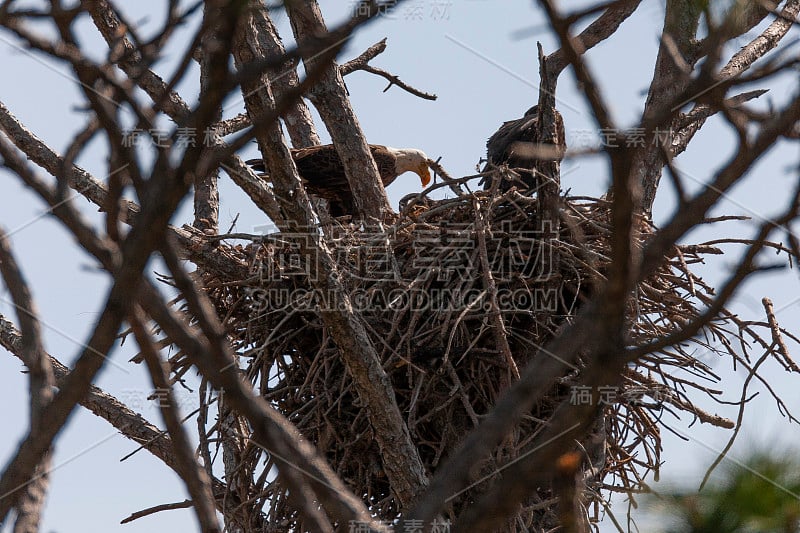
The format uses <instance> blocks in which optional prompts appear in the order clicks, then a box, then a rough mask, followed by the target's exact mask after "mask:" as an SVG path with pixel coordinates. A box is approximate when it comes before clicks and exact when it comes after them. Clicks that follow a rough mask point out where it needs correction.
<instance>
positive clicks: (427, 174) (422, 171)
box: [417, 163, 431, 187]
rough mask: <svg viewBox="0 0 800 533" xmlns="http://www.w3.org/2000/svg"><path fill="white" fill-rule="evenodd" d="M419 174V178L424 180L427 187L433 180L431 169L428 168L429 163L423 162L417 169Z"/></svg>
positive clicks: (423, 183) (424, 185)
mask: <svg viewBox="0 0 800 533" xmlns="http://www.w3.org/2000/svg"><path fill="white" fill-rule="evenodd" d="M417 174H419V180H420V181H421V182H422V186H423V187H427V186H428V184H429V183H430V182H431V171H430V170H428V165H427V164H425V163H422V164H421V165H420V166H419V168H418V169H417Z"/></svg>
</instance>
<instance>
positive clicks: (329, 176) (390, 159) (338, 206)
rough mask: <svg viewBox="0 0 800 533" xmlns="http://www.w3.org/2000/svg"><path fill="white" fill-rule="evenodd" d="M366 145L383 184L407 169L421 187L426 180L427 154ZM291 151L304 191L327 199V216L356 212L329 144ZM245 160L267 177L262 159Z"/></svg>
mask: <svg viewBox="0 0 800 533" xmlns="http://www.w3.org/2000/svg"><path fill="white" fill-rule="evenodd" d="M369 147H370V150H371V151H372V157H373V158H374V159H375V164H376V165H377V166H378V173H379V174H380V176H381V181H382V182H383V186H384V187H387V186H389V184H391V183H392V182H393V181H394V180H395V179H396V178H397V176H399V175H400V174H403V173H404V172H409V171H410V172H414V173H416V174H417V175H418V176H419V178H420V182H421V183H422V186H423V187H425V186H427V185H428V183H430V181H431V173H430V170H429V169H428V163H427V161H428V156H427V155H425V153H424V152H422V151H421V150H416V149H414V148H392V147H390V146H381V145H377V144H371V145H370V146H369ZM291 152H292V158H293V159H294V162H295V164H296V165H297V171H298V173H299V174H300V179H301V180H302V181H303V184H304V185H305V187H306V191H308V193H309V194H312V195H314V196H317V197H319V198H324V199H325V200H327V201H328V212H329V213H330V214H331V216H334V217H338V216H343V215H354V214H355V213H356V205H355V199H354V198H353V191H352V190H351V189H350V184H349V183H348V181H347V175H346V174H345V172H344V164H342V160H341V158H340V157H339V153H338V152H337V151H336V149H335V148H334V146H333V145H332V144H325V145H321V146H312V147H310V148H299V149H294V148H293V149H292V150H291ZM247 164H248V165H250V166H251V167H252V168H253V170H255V171H256V172H260V173H262V176H265V177H266V178H267V179H269V176H268V175H267V174H266V173H265V172H266V167H265V166H264V161H262V160H261V159H251V160H249V161H247Z"/></svg>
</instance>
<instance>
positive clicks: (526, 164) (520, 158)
mask: <svg viewBox="0 0 800 533" xmlns="http://www.w3.org/2000/svg"><path fill="white" fill-rule="evenodd" d="M555 117H556V128H555V130H556V140H557V144H556V145H555V147H556V150H555V151H554V154H553V155H552V156H550V155H549V154H547V153H546V152H547V151H548V150H547V148H548V147H547V144H549V143H542V144H540V143H539V106H538V105H535V106H533V107H532V108H530V109H528V110H527V111H526V112H525V115H524V116H523V117H522V118H518V119H516V120H510V121H508V122H504V123H503V125H502V126H500V129H498V130H497V131H496V132H495V133H494V135H492V136H491V137H489V140H488V141H487V142H486V160H487V162H488V164H487V165H486V166H485V167H484V168H483V171H484V172H486V171H487V170H489V168H490V165H495V166H500V165H508V166H509V167H510V168H513V169H533V167H534V165H535V163H536V161H540V160H554V159H555V160H559V159H561V157H562V156H563V153H564V150H565V149H566V141H565V140H564V120H563V119H562V118H561V113H559V112H558V111H555ZM517 173H518V174H519V175H520V178H521V180H522V184H524V186H525V187H526V188H530V189H533V188H535V187H536V181H535V180H534V179H533V172H526V171H524V170H517ZM490 185H491V180H485V184H484V186H485V187H486V188H489V186H490ZM517 185H520V184H517ZM510 186H511V184H508V183H503V184H502V186H501V190H508V188H509V187H510Z"/></svg>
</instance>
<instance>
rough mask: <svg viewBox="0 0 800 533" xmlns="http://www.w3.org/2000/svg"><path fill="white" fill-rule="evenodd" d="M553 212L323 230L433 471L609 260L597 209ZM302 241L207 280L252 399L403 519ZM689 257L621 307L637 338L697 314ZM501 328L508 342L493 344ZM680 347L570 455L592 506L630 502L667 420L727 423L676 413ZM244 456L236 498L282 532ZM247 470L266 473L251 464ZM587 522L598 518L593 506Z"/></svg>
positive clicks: (653, 365) (647, 364)
mask: <svg viewBox="0 0 800 533" xmlns="http://www.w3.org/2000/svg"><path fill="white" fill-rule="evenodd" d="M560 214H561V220H560V221H559V223H558V227H557V228H556V231H555V233H552V232H553V227H552V226H546V227H545V226H543V225H542V221H541V216H539V214H537V199H536V198H535V197H530V196H525V195H522V194H519V193H518V192H517V191H515V190H511V191H508V192H506V193H505V194H503V195H502V196H499V197H498V196H497V195H494V196H493V195H491V194H489V193H488V192H486V191H479V192H474V193H469V194H463V195H460V196H458V197H456V198H453V199H447V200H436V201H435V200H431V199H428V198H425V197H424V196H420V197H418V198H415V199H413V200H412V201H410V202H407V204H406V205H405V207H404V209H403V211H402V213H401V215H400V217H399V219H398V220H397V222H396V223H395V224H394V225H393V226H391V227H389V228H384V229H382V230H381V231H364V230H363V228H360V227H355V226H350V225H347V224H337V225H336V226H335V227H332V228H327V232H328V236H329V237H330V243H331V245H332V246H333V252H334V256H335V260H336V262H337V264H338V267H339V271H340V273H341V279H342V281H343V283H344V284H345V286H346V289H347V291H348V293H349V294H350V298H351V301H352V303H353V306H354V308H355V309H356V311H357V312H358V313H359V314H360V315H361V316H362V318H363V321H364V323H365V325H366V328H367V331H368V332H369V334H370V337H371V340H372V343H373V345H374V346H375V348H376V350H377V353H378V354H379V357H380V360H381V361H382V363H383V366H384V369H385V370H386V371H387V373H388V374H389V375H390V379H391V381H392V383H393V386H394V390H395V396H396V399H397V402H398V404H399V407H400V411H401V413H403V414H404V416H405V417H406V423H407V425H408V429H409V431H410V433H411V436H412V439H413V441H414V442H415V443H416V445H417V447H418V449H419V452H420V455H421V457H422V459H423V462H424V464H425V466H426V467H427V468H428V470H429V472H434V471H435V470H436V468H437V466H438V465H439V464H440V463H441V461H442V459H443V458H444V457H446V456H447V454H448V453H449V452H450V451H451V450H453V449H455V447H456V446H457V444H458V443H459V442H460V441H461V440H462V439H463V437H464V435H465V434H466V433H467V432H469V431H470V430H471V429H472V428H474V427H475V426H476V425H477V424H478V423H479V421H480V419H481V416H482V415H484V414H485V413H487V412H488V411H489V410H490V409H491V408H492V406H493V405H494V404H495V402H496V401H497V399H498V396H499V395H500V393H501V392H502V391H503V389H504V388H505V387H507V386H508V384H509V382H510V380H512V379H514V372H515V369H514V367H516V368H521V367H524V366H525V365H528V364H536V361H535V360H530V359H531V354H535V353H536V347H537V346H541V345H544V344H545V343H546V342H547V341H548V340H549V339H550V338H552V337H553V336H554V335H556V334H557V333H558V330H559V328H560V327H561V326H563V324H565V323H566V322H568V321H569V320H570V319H571V317H572V316H574V314H575V312H576V311H577V309H578V308H579V307H580V306H581V305H582V302H584V301H585V300H586V298H588V297H589V296H590V294H591V292H592V288H593V287H595V286H597V284H598V283H600V282H601V281H602V279H603V272H604V270H605V268H606V266H607V264H608V261H609V259H608V253H607V251H608V246H609V237H610V232H611V229H610V222H609V205H608V203H607V202H606V201H604V200H601V199H593V198H574V197H573V198H563V199H562V202H561V209H560ZM640 226H641V227H640V229H641V235H642V239H646V238H647V236H648V234H649V233H651V228H650V226H648V225H647V224H646V223H645V222H644V221H642V222H641V225H640ZM313 231H317V229H315V230H313ZM548 232H550V234H549V236H548V238H546V239H545V238H543V235H544V234H547V233H548ZM298 238H303V235H302V232H300V233H298V234H296V235H292V234H287V233H279V234H275V235H271V236H265V237H264V238H263V239H261V240H260V242H256V243H253V244H250V245H249V246H246V247H243V246H235V247H229V248H228V249H227V253H229V254H232V255H233V256H236V257H237V258H238V260H240V261H244V262H247V263H248V264H249V265H250V273H251V275H250V277H249V278H248V279H247V280H230V279H226V277H225V276H224V275H222V274H220V273H214V272H205V273H204V282H205V285H206V287H208V292H209V294H210V296H211V297H212V299H213V301H214V302H215V304H216V305H217V308H218V312H219V314H220V316H222V317H225V320H226V325H227V327H228V331H229V335H230V337H231V339H232V340H233V343H234V346H235V348H236V349H237V352H238V353H239V354H240V356H241V361H242V365H243V368H244V370H245V371H246V373H247V375H248V376H249V378H250V379H251V381H252V383H253V384H254V386H255V387H256V388H257V390H259V391H260V392H261V394H262V395H263V396H264V398H266V399H267V400H268V401H269V402H270V403H271V404H272V405H273V406H274V407H275V408H276V409H278V410H279V411H280V412H282V413H283V414H284V415H286V416H287V417H288V418H289V419H290V420H291V421H292V422H293V423H294V424H295V425H296V427H297V428H298V429H299V430H300V431H301V432H302V434H303V435H304V437H305V438H307V439H308V440H310V441H311V442H313V443H314V444H315V445H316V446H317V448H318V449H319V450H320V452H321V453H323V454H324V455H325V456H326V458H327V459H328V461H329V462H330V464H331V465H332V467H333V468H334V470H335V471H336V472H337V473H338V474H339V476H340V477H341V478H342V479H343V480H344V481H345V482H346V483H347V484H348V485H349V486H350V487H351V489H352V490H353V491H354V492H355V493H356V494H357V495H359V496H362V497H363V498H364V500H365V501H366V502H367V503H368V505H369V507H370V510H371V511H372V512H373V513H374V514H375V516H377V517H380V518H382V519H388V520H391V519H393V518H395V517H396V515H397V513H398V507H397V505H396V501H395V499H394V497H393V495H392V490H391V487H390V485H389V482H388V480H387V478H386V475H385V473H384V471H383V466H382V464H381V456H380V453H379V450H378V446H377V444H376V441H375V439H374V437H373V434H372V431H373V430H372V428H371V426H370V423H369V420H368V417H367V414H366V409H365V406H364V405H363V404H362V403H361V402H360V400H359V398H358V395H357V393H356V391H355V390H354V386H353V382H352V380H351V378H350V376H349V375H348V373H347V371H346V369H345V366H344V363H343V362H342V359H341V357H340V355H339V353H338V351H337V347H336V346H335V344H334V343H333V341H332V339H331V338H330V336H329V335H328V334H327V332H326V330H325V327H324V325H323V322H322V320H321V318H320V314H319V306H320V305H324V302H325V298H324V295H319V294H315V291H314V289H313V283H311V282H310V281H309V274H310V273H312V272H313V268H310V267H309V265H310V264H311V263H310V262H311V261H315V260H317V259H318V258H313V257H301V256H300V255H298V249H299V248H298V246H297V239H298ZM221 246H226V247H227V245H224V244H223V245H221ZM702 252H708V253H716V252H717V251H716V250H714V249H711V248H705V249H699V248H697V247H685V248H684V249H683V250H676V253H675V255H674V256H673V257H672V258H670V259H669V261H668V263H667V265H666V266H665V267H664V268H662V269H661V270H660V271H659V272H658V273H657V275H655V276H653V277H651V279H648V280H647V281H646V282H645V283H642V284H640V286H639V287H638V289H637V292H636V298H635V305H634V306H633V307H634V309H632V311H631V312H632V315H633V316H632V322H633V324H634V326H633V331H632V332H631V338H632V339H633V341H634V342H636V343H639V342H646V341H648V340H653V339H656V338H659V337H662V336H664V335H665V334H666V333H668V332H670V331H672V330H674V329H675V328H676V327H679V326H681V325H683V324H685V323H686V322H687V321H688V320H691V319H692V317H695V316H697V315H698V314H699V311H698V305H699V303H700V302H702V298H701V297H699V296H698V294H700V293H703V292H705V293H707V294H710V289H709V288H708V287H707V286H706V285H704V284H703V282H702V280H700V279H699V278H698V277H696V276H694V275H693V274H692V272H691V271H690V270H689V268H690V265H692V264H693V263H695V262H698V261H701V254H702ZM488 274H491V276H489V275H488ZM498 316H499V317H500V318H501V319H502V324H503V326H504V327H505V339H506V342H507V346H504V345H503V343H502V342H498V340H499V339H498V337H497V328H496V327H494V326H496V324H497V322H494V321H496V320H497V317H498ZM724 324H725V320H723V319H720V321H719V322H715V323H712V324H711V325H710V326H709V328H708V333H709V335H711V336H715V335H719V336H724V335H726V334H727V333H728V332H726V331H725V330H724ZM689 349H690V347H683V348H681V347H677V348H676V347H673V348H671V349H670V350H669V351H664V352H662V353H658V354H652V355H650V356H648V357H645V358H644V359H642V360H641V361H640V362H639V363H638V364H637V366H636V367H631V368H629V369H628V370H627V372H626V375H625V376H624V378H625V381H624V385H623V387H622V389H620V390H618V391H616V393H615V396H614V398H612V399H610V400H609V401H608V403H607V404H606V405H605V407H604V410H603V418H602V419H600V420H598V423H597V424H596V427H595V430H594V431H593V433H592V435H590V437H589V438H588V439H587V441H586V442H585V443H583V448H584V449H585V451H586V456H587V457H586V461H585V465H586V469H587V472H589V474H588V475H587V477H588V478H589V480H590V482H589V483H588V485H587V494H586V500H587V503H588V504H591V503H593V502H594V503H597V502H599V501H600V500H601V498H602V497H603V496H602V494H601V491H602V490H603V489H609V490H615V491H635V490H636V489H638V488H639V487H640V486H641V481H642V477H643V476H644V475H645V474H646V473H647V472H648V471H650V470H657V469H658V467H659V464H660V461H661V459H660V449H661V445H660V434H659V425H658V424H657V423H656V421H657V420H658V419H659V417H660V415H661V413H662V412H663V410H664V409H674V410H681V411H687V412H689V413H691V414H692V415H694V416H698V417H701V418H702V419H703V420H704V421H709V422H712V423H718V424H720V425H725V424H727V421H724V420H721V419H715V418H714V417H711V416H710V415H707V414H705V413H703V412H702V411H700V410H699V409H697V408H696V407H695V406H694V405H693V404H692V403H691V402H690V401H689V399H688V397H687V390H690V389H691V388H692V383H691V382H687V381H686V380H683V381H681V382H680V383H678V382H676V381H675V380H674V379H673V378H672V377H671V372H670V369H674V367H681V368H683V369H687V368H688V369H691V370H692V371H693V372H694V373H695V374H696V375H698V376H700V377H704V376H706V375H709V374H710V369H709V368H708V367H707V366H706V365H705V364H703V363H702V362H700V361H698V360H696V359H694V358H693V357H692V356H691V355H690V353H689V352H688V351H687V350H689ZM504 351H505V352H506V353H504ZM509 356H510V359H509ZM577 374H578V373H577V372H574V373H572V374H568V375H565V376H563V378H562V379H561V380H560V381H559V383H557V384H556V385H554V386H553V388H552V390H551V391H549V392H548V394H547V395H546V396H545V398H546V399H545V400H543V401H541V402H539V404H537V405H536V406H535V407H534V409H533V410H532V411H531V412H530V413H529V416H528V417H527V418H526V420H525V421H524V423H523V424H521V425H520V426H519V427H518V428H517V429H516V431H515V432H514V434H513V435H512V436H511V437H509V438H508V439H507V440H506V441H505V444H504V445H503V449H502V450H501V451H498V452H497V453H496V454H494V455H493V456H492V457H491V458H490V459H486V460H485V461H484V463H483V464H482V465H481V472H482V473H484V474H487V475H490V474H491V473H492V472H493V471H495V469H496V468H497V467H499V466H502V465H503V464H504V463H506V462H508V461H510V460H512V459H514V458H515V457H517V456H518V455H519V453H520V450H522V449H523V448H524V447H525V446H526V445H527V444H528V443H529V442H530V441H531V440H532V439H533V438H534V437H535V436H536V435H537V433H538V431H539V430H540V429H541V428H542V427H543V425H544V424H546V423H547V421H548V419H549V418H550V417H551V416H552V413H553V410H554V409H555V407H556V406H557V405H558V404H559V403H560V402H562V401H563V400H564V399H565V398H567V397H569V396H570V395H573V396H574V395H575V394H576V390H575V388H574V385H575V384H576V382H577V377H578V376H577ZM249 453H251V454H252V457H250V458H249V460H248V461H249V464H251V465H253V468H254V469H257V470H258V469H260V471H259V472H253V473H252V476H251V477H249V478H248V481H246V482H244V481H243V483H245V484H247V485H248V486H247V487H246V489H244V488H243V490H246V491H247V492H248V494H243V495H241V496H243V500H244V499H246V498H248V497H250V498H252V497H253V496H254V494H257V495H258V497H259V498H261V499H262V500H263V501H268V502H270V503H269V505H268V508H269V510H268V517H267V518H268V521H269V522H270V523H275V524H277V523H281V524H284V525H285V524H292V523H295V520H297V519H298V517H297V516H296V515H295V514H294V511H292V508H291V506H290V505H289V504H288V501H287V494H286V488H285V487H283V486H282V485H281V483H280V480H279V479H273V478H272V477H270V476H268V475H267V472H269V470H270V468H271V466H272V463H271V461H270V458H269V457H268V456H262V453H263V452H262V451H260V450H258V449H257V448H253V449H252V450H250V452H249ZM258 459H264V460H262V461H261V466H256V465H259V461H258ZM254 480H255V481H254ZM229 483H230V480H229ZM480 492H481V486H480V485H479V486H477V487H475V488H473V489H470V490H468V491H466V492H465V493H463V494H461V495H460V496H459V497H458V498H457V499H456V500H454V502H453V506H452V509H451V512H452V514H453V515H457V514H458V513H459V512H460V510H461V509H462V508H463V507H464V506H466V505H468V504H469V503H470V502H474V501H475V499H476V496H477V495H478V494H479V493H480ZM553 507H554V501H553V498H552V495H551V494H550V493H549V491H547V490H542V491H541V492H540V493H539V494H536V495H534V496H533V497H531V498H530V499H529V501H528V502H526V505H525V507H524V508H523V509H522V510H521V512H520V514H519V515H518V518H517V521H516V523H517V524H518V526H519V528H520V529H521V528H523V527H525V528H534V527H536V526H541V525H542V524H544V523H547V522H548V520H551V518H552V515H551V513H552V511H553ZM590 509H591V508H590ZM593 509H594V511H593V514H595V515H596V514H597V509H598V507H597V506H594V507H593ZM300 527H302V526H300Z"/></svg>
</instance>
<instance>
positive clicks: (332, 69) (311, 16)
mask: <svg viewBox="0 0 800 533" xmlns="http://www.w3.org/2000/svg"><path fill="white" fill-rule="evenodd" d="M286 10H287V12H288V13H289V19H290V20H291V23H292V30H293V32H294V37H295V39H296V40H297V43H298V44H299V45H300V47H301V51H302V53H303V63H304V65H305V68H306V72H307V73H308V72H310V71H312V70H313V69H314V68H316V65H318V64H319V63H320V58H319V57H315V55H314V54H312V53H310V50H312V49H313V47H312V45H313V43H314V41H315V39H316V38H317V37H319V36H321V35H324V34H325V33H326V32H327V28H326V26H325V22H324V20H323V19H322V13H321V12H320V10H319V5H317V2H316V1H315V0H298V1H294V2H288V3H287V4H286ZM308 98H309V99H310V100H311V102H312V103H313V104H314V106H315V107H316V108H317V111H319V115H320V117H322V120H323V122H325V126H326V127H327V128H328V131H329V132H330V134H331V139H332V140H333V145H334V146H335V147H336V150H337V151H338V152H339V156H340V157H341V159H342V163H343V164H344V169H345V173H346V174H347V181H348V183H349V184H350V189H351V190H352V191H353V197H354V198H355V201H356V207H357V208H358V211H359V213H360V214H361V215H362V216H363V217H365V218H366V219H367V220H368V221H370V220H371V221H374V222H380V221H383V220H384V217H385V216H386V215H387V214H388V213H391V211H392V208H391V206H390V205H389V198H388V197H387V196H386V190H385V189H384V188H383V183H382V182H381V179H380V174H379V173H378V167H377V166H376V165H375V160H374V159H373V158H372V153H371V152H370V150H369V146H368V143H367V140H366V137H365V136H364V133H363V132H362V131H361V126H360V125H359V123H358V118H357V117H356V114H355V111H353V107H352V106H351V105H350V99H349V97H348V95H347V89H346V87H345V85H344V81H343V80H342V76H341V73H340V72H339V66H338V65H337V64H336V63H335V62H334V61H331V63H330V64H329V65H327V66H326V67H325V69H324V71H323V73H322V75H321V76H320V80H319V82H318V83H316V84H315V85H314V87H313V88H312V89H311V91H309V93H308Z"/></svg>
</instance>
